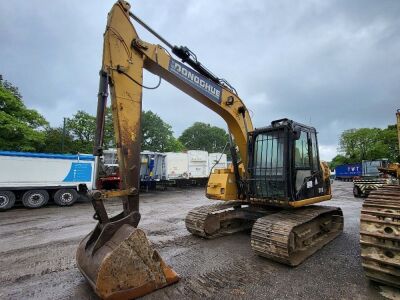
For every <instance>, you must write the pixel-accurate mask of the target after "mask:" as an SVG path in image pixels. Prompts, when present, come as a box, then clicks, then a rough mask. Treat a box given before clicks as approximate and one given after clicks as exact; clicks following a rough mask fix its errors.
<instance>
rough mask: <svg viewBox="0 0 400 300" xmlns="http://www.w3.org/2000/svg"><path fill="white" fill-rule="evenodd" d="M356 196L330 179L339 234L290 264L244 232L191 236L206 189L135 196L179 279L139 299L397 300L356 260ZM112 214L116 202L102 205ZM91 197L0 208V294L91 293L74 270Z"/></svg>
mask: <svg viewBox="0 0 400 300" xmlns="http://www.w3.org/2000/svg"><path fill="white" fill-rule="evenodd" d="M362 201H363V200H362V199H355V198H353V196H352V184H351V183H346V182H335V184H334V199H333V200H332V201H330V203H329V205H332V206H339V207H341V208H342V210H343V212H344V220H345V227H344V232H343V234H341V235H340V236H339V237H338V238H337V239H335V240H334V241H333V242H331V243H330V244H328V245H327V246H325V247H324V248H323V249H321V250H320V251H319V252H317V253H316V254H314V255H313V256H312V257H311V258H309V259H308V260H306V261H305V262H304V263H303V264H301V265H300V266H298V267H296V268H290V267H287V266H284V265H281V264H278V263H275V262H272V261H269V260H267V259H264V258H261V257H258V256H256V255H255V254H254V253H253V252H252V250H251V247H250V235H249V234H248V233H238V234H234V235H232V236H226V237H222V238H218V239H215V240H204V239H201V238H198V237H194V236H191V235H190V234H189V233H188V232H187V231H186V229H185V224H184V218H185V215H186V213H187V212H188V211H189V210H190V209H191V208H193V207H196V206H199V205H204V204H207V203H212V202H211V201H210V200H208V199H206V198H205V196H204V190H203V189H200V188H193V189H170V190H168V191H159V192H151V193H145V194H142V195H141V213H142V221H141V223H140V227H141V228H142V229H144V230H145V231H146V233H147V234H148V237H149V238H150V240H151V241H152V242H153V244H154V247H155V248H156V249H158V250H159V252H160V254H161V255H162V257H163V258H164V259H165V260H166V261H167V263H168V264H170V265H172V266H173V268H174V270H175V271H177V272H178V273H179V274H180V275H181V277H182V279H181V280H180V282H179V283H177V284H175V285H172V286H169V287H167V288H164V289H161V290H158V291H156V292H154V293H152V294H150V295H148V296H145V297H143V299H168V298H171V299H200V298H203V299H204V298H211V299H385V298H384V297H383V295H385V296H387V297H389V298H392V299H395V298H396V297H399V298H400V292H399V291H398V290H394V289H390V288H389V289H388V288H385V287H381V286H379V285H377V284H374V283H371V282H369V281H368V280H366V279H365V277H364V275H363V272H362V268H361V260H360V247H359V244H358V240H359V215H360V209H361V206H362ZM107 208H108V210H109V211H110V212H111V214H116V213H117V212H118V211H119V209H120V203H119V202H118V201H111V202H110V203H108V204H107ZM92 215H93V209H92V207H91V205H90V203H87V202H81V203H77V204H75V205H74V206H73V207H63V208H61V207H57V206H49V207H46V208H42V209H37V210H28V209H25V208H17V209H13V210H10V211H7V212H3V213H1V214H0V241H1V243H0V299H97V297H96V295H95V294H94V293H93V292H92V291H91V289H90V287H89V285H88V284H87V283H86V281H85V280H84V278H83V277H82V276H81V274H80V273H79V271H78V269H77V267H76V263H75V251H76V248H77V246H78V243H79V241H80V240H81V239H82V238H83V237H84V236H85V235H86V234H87V233H88V232H89V231H90V230H91V229H93V227H94V226H95V221H94V220H93V219H92V218H91V216H92Z"/></svg>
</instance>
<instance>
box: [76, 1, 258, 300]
mask: <svg viewBox="0 0 400 300" xmlns="http://www.w3.org/2000/svg"><path fill="white" fill-rule="evenodd" d="M131 17H132V18H134V19H136V20H137V21H138V22H140V23H141V24H142V25H144V26H146V27H147V25H145V24H144V23H143V22H142V21H141V20H140V19H138V18H137V17H136V16H134V15H133V14H132V13H131V12H130V5H129V4H128V3H127V2H125V1H123V0H119V1H117V2H116V3H115V5H114V6H113V8H112V9H111V11H110V13H109V15H108V20H107V27H106V31H105V33H104V45H103V60H102V68H101V71H100V84H99V93H98V106H97V126H96V136H95V147H94V155H95V156H101V155H102V148H103V136H104V120H105V110H106V105H107V98H108V93H109V92H110V94H111V108H112V115H113V125H114V132H115V139H116V145H117V149H118V161H119V172H120V177H121V190H118V191H99V190H94V191H92V192H91V195H90V197H91V199H92V204H93V207H94V209H95V215H94V218H95V219H96V220H98V224H97V226H96V228H95V229H94V230H93V231H92V232H91V233H90V234H89V235H88V236H87V237H86V238H85V239H84V240H83V241H82V242H81V243H80V245H79V248H78V251H77V262H78V267H79V269H80V271H81V272H82V274H83V275H84V276H85V277H86V278H87V279H88V281H89V283H90V284H91V286H92V287H93V289H94V290H95V291H96V293H97V294H98V295H99V296H100V297H102V298H107V299H113V298H118V299H120V298H121V297H122V298H133V297H138V296H141V295H144V294H146V293H149V292H151V291H153V290H155V289H157V288H161V287H163V286H165V285H168V284H171V283H174V282H176V281H177V280H178V275H177V274H176V273H175V272H174V271H173V270H172V269H171V268H170V267H168V266H167V265H166V264H165V263H164V261H163V260H162V259H161V257H160V256H159V255H158V253H157V252H156V251H154V250H153V249H152V248H151V246H150V244H149V242H148V241H147V238H146V236H145V234H144V232H143V231H141V230H140V229H138V228H137V225H138V223H139V220H140V214H139V194H138V190H139V180H140V179H139V170H140V144H141V120H140V118H141V111H142V89H143V88H145V86H144V85H143V69H146V70H148V71H150V72H151V73H153V74H155V75H158V76H159V77H160V82H161V80H162V79H164V80H165V81H168V82H169V83H171V84H172V85H174V86H176V87H177V88H178V89H180V90H182V91H183V92H185V93H186V94H188V95H189V96H191V97H192V98H194V99H196V100H197V101H199V102H200V103H202V104H203V105H205V106H207V107H208V108H210V109H211V110H213V111H214V112H216V113H217V114H219V115H220V116H221V117H222V118H223V119H224V120H225V121H226V123H227V124H228V128H229V133H230V136H233V139H234V141H235V144H236V145H237V147H238V150H239V153H240V157H241V162H240V163H238V161H237V160H234V162H233V168H232V170H230V169H227V170H225V172H224V173H221V174H215V175H214V178H215V180H214V181H215V183H212V182H213V180H211V179H210V181H211V184H209V186H210V191H211V193H207V195H208V197H209V198H216V199H221V198H225V200H228V198H227V197H230V198H231V199H237V198H238V197H240V196H241V195H240V194H241V193H240V188H239V185H240V181H241V178H242V177H245V176H246V172H245V170H246V167H247V136H248V132H249V131H253V125H252V122H251V119H250V115H249V112H248V110H247V108H246V106H245V105H244V104H243V102H242V101H241V99H240V98H239V97H238V95H237V94H236V91H235V90H234V89H233V88H232V87H231V86H230V85H229V84H228V83H227V82H226V81H225V80H223V79H219V78H217V77H216V76H215V75H213V74H212V73H211V72H210V71H208V70H207V69H206V68H205V67H204V66H203V65H202V64H201V63H199V62H198V61H197V58H196V57H195V55H194V54H193V53H192V52H191V51H190V50H189V49H188V48H186V47H177V46H171V45H170V44H169V43H168V42H166V41H165V40H164V39H162V38H161V37H159V36H158V35H157V34H156V35H157V36H158V37H159V38H161V40H162V41H164V43H165V44H166V46H167V47H169V48H170V50H171V51H172V52H173V53H175V55H177V56H178V57H180V58H181V60H182V62H180V61H178V60H176V59H174V58H173V57H172V56H171V55H170V53H169V52H168V51H167V50H166V49H165V48H164V47H162V46H161V45H155V44H150V43H147V42H144V41H142V40H141V39H140V38H139V37H138V34H137V32H136V30H135V28H134V26H133V24H132V22H131V20H130V18H131ZM148 29H150V28H148ZM150 31H152V30H151V29H150ZM152 32H153V33H154V31H152ZM184 63H187V64H188V65H190V66H191V68H190V67H188V66H187V65H186V64H184ZM232 148H234V147H232ZM234 152H235V153H233V154H234V155H233V157H234V158H235V157H236V155H235V154H236V150H235V151H234ZM96 173H97V172H96ZM97 179H98V178H97V175H96V181H97ZM227 185H229V187H230V188H229V190H230V192H229V193H226V191H225V187H226V186H227ZM221 187H222V190H223V193H221V192H220V191H221ZM213 191H216V193H215V195H214V193H213ZM221 195H222V196H221ZM112 197H119V198H120V199H121V200H122V203H123V211H122V212H121V213H120V214H118V215H117V216H114V217H112V218H110V217H109V216H108V214H107V211H106V209H105V206H104V200H106V199H108V198H112ZM242 197H243V196H242Z"/></svg>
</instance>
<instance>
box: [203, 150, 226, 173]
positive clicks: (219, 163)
mask: <svg viewBox="0 0 400 300" xmlns="http://www.w3.org/2000/svg"><path fill="white" fill-rule="evenodd" d="M227 167H228V160H227V156H226V154H225V153H209V154H208V173H211V172H212V170H213V169H226V168H227Z"/></svg>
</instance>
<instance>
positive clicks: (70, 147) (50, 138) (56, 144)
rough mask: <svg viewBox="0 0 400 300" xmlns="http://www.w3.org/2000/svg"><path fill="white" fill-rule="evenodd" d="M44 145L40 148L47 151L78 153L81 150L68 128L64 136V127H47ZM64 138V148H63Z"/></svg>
mask: <svg viewBox="0 0 400 300" xmlns="http://www.w3.org/2000/svg"><path fill="white" fill-rule="evenodd" d="M44 133H45V139H44V145H43V146H42V148H41V149H40V150H39V151H40V152H46V153H78V152H80V151H79V150H80V149H78V147H77V146H76V143H75V141H74V138H73V136H72V135H71V133H70V132H69V131H68V130H66V131H65V135H64V137H63V134H64V132H63V128H62V127H47V128H46V129H45V132H44ZM63 139H64V150H62V149H61V147H62V146H61V145H62V141H63Z"/></svg>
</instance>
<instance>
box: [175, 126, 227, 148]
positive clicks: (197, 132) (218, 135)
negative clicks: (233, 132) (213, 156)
mask: <svg viewBox="0 0 400 300" xmlns="http://www.w3.org/2000/svg"><path fill="white" fill-rule="evenodd" d="M179 140H180V141H181V142H182V144H183V145H184V146H185V147H186V148H187V149H191V150H205V151H208V152H210V153H211V152H221V151H222V150H223V148H224V147H225V145H226V143H227V142H228V134H227V133H226V131H225V130H224V129H222V128H219V127H216V126H211V125H210V124H206V123H202V122H196V123H194V124H193V125H192V126H190V127H189V128H187V129H186V130H185V131H183V133H182V135H181V136H180V137H179Z"/></svg>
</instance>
